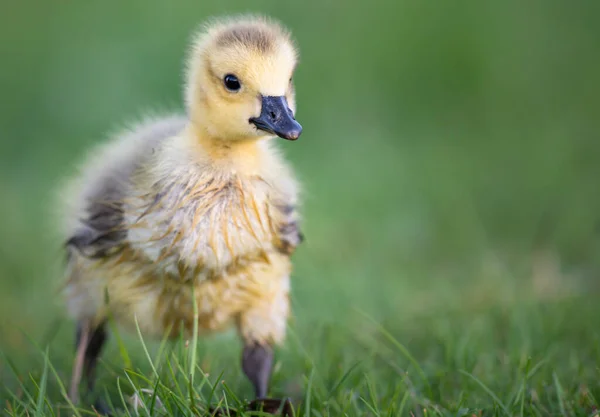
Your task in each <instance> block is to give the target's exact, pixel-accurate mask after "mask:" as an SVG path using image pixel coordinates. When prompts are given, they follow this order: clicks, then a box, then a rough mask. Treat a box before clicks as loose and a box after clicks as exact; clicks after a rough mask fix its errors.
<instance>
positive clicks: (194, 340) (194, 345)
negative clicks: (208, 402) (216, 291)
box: [189, 286, 198, 385]
mask: <svg viewBox="0 0 600 417" xmlns="http://www.w3.org/2000/svg"><path fill="white" fill-rule="evenodd" d="M192 299H193V301H194V303H193V307H194V324H193V325H194V328H193V329H192V347H191V349H192V350H191V352H190V353H191V358H190V364H189V365H190V381H191V384H192V385H193V384H194V374H195V373H196V354H197V349H198V302H197V301H196V290H195V287H194V286H192Z"/></svg>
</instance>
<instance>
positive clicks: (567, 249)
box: [0, 0, 600, 417]
mask: <svg viewBox="0 0 600 417" xmlns="http://www.w3.org/2000/svg"><path fill="white" fill-rule="evenodd" d="M58 3H61V4H58ZM63 3H64V4H63ZM599 5H600V3H598V2H597V1H595V0H582V1H580V2H578V4H577V7H573V5H572V4H570V3H568V2H563V1H560V0H547V1H544V2H528V1H525V2H523V1H517V0H513V1H511V0H508V1H503V2H499V1H496V2H480V1H469V0H466V1H462V0H461V1H457V2H442V1H438V2H423V1H418V0H402V1H397V0H375V1H374V2H358V1H356V2H353V3H351V4H349V5H348V4H346V3H344V4H342V3H340V2H334V1H322V0H308V1H306V2H281V1H275V0H258V1H257V2H255V3H254V5H253V7H252V11H262V12H266V13H269V14H271V15H273V16H275V17H278V18H280V19H282V20H284V21H285V22H286V23H287V24H288V25H289V26H290V27H291V29H292V30H293V33H294V35H295V37H296V38H297V40H298V43H299V46H300V52H301V64H300V66H299V68H298V73H297V76H295V79H296V83H297V93H298V106H299V112H298V119H299V121H300V122H301V123H302V124H303V126H304V129H305V130H304V133H303V136H302V138H301V140H300V141H298V142H296V143H282V147H283V148H284V151H285V152H286V154H287V155H288V156H289V158H290V160H291V161H292V162H293V164H294V166H295V167H296V170H297V172H298V173H299V175H300V177H301V180H302V183H303V184H304V188H305V195H304V202H305V204H304V208H303V212H304V216H305V221H304V222H303V228H304V232H305V235H306V237H307V241H306V242H305V243H304V244H303V246H302V248H301V249H299V251H298V253H297V254H296V255H295V257H294V263H295V271H294V275H293V281H292V282H293V312H294V316H293V318H292V320H291V321H290V330H289V336H288V339H287V341H286V343H285V344H284V345H283V346H282V347H280V348H279V349H278V351H277V363H276V366H275V373H274V377H273V383H272V393H271V394H272V395H273V396H288V397H290V398H292V400H293V401H294V404H295V405H296V408H297V415H299V416H303V417H304V416H345V415H347V416H395V415H398V416H404V415H407V416H410V415H411V413H412V415H414V416H430V415H444V416H446V415H448V416H460V415H465V416H472V415H475V416H480V415H481V416H491V415H498V416H505V415H510V416H521V415H523V416H530V415H533V416H552V415H556V416H558V415H570V416H590V417H591V416H595V415H597V414H598V411H597V408H598V407H600V405H599V404H598V401H600V382H599V381H600V369H599V367H600V331H599V330H598V329H600V314H599V313H600V303H598V299H599V298H598V295H599V294H600V291H599V290H600V285H599V282H600V281H599V280H598V275H599V274H600V239H598V225H599V224H600V192H599V191H598V178H600V164H598V155H600V140H598V132H600V119H599V118H598V116H597V115H598V114H600V101H599V98H600V82H599V77H598V74H600V55H599V54H598V52H597V47H598V44H599V43H600V26H598V24H597V22H598V18H597V16H598V15H599V14H598V12H600V9H599ZM248 9H249V6H247V3H246V2H242V1H233V2H230V3H229V4H225V3H224V2H212V3H211V2H201V4H200V3H199V2H197V1H195V0H181V1H178V2H177V5H176V6H175V5H174V4H172V3H167V2H159V1H153V0H131V1H128V2H126V3H124V2H118V1H114V0H113V1H110V0H107V1H104V2H27V1H21V2H11V4H10V5H5V7H4V8H3V13H0V53H1V54H2V57H3V59H2V65H1V66H0V67H1V68H0V91H1V92H2V94H1V95H0V410H1V411H0V414H2V415H4V414H6V415H15V416H65V415H73V414H74V415H81V416H84V415H93V414H91V412H90V409H89V408H87V409H86V408H80V409H76V408H74V407H72V406H71V405H70V404H69V403H68V401H67V400H66V398H65V395H64V394H65V388H64V387H65V386H66V385H68V382H69V377H70V372H71V362H72V360H73V355H74V352H73V350H74V347H73V344H74V343H73V342H74V341H73V336H74V335H73V333H74V324H73V323H72V322H70V321H69V320H67V319H66V318H65V317H66V314H65V311H64V306H63V303H62V300H61V299H60V297H59V296H58V294H57V293H56V289H57V287H58V286H59V284H60V282H61V279H62V267H63V265H62V256H63V254H62V252H61V249H60V244H61V241H60V238H59V236H57V232H56V220H55V219H54V217H52V213H51V207H52V198H53V193H54V190H55V189H56V187H57V185H58V183H59V181H60V179H61V178H62V177H63V176H64V175H67V174H68V173H69V171H70V166H71V165H73V164H74V163H76V162H77V161H78V160H79V159H80V157H81V154H82V153H83V152H84V150H85V149H87V148H88V147H89V146H90V145H91V144H93V143H96V142H98V141H100V140H101V139H102V138H104V137H105V135H106V131H107V130H110V129H111V128H113V127H114V126H115V125H119V124H120V123H122V122H124V121H127V120H129V119H131V118H135V117H136V116H137V115H139V113H140V112H143V110H144V109H147V108H150V109H152V108H154V107H155V106H156V105H164V106H167V107H171V108H181V107H182V106H181V104H180V103H181V86H180V82H181V80H180V74H181V62H182V59H183V51H184V46H185V44H186V42H187V40H188V39H189V33H190V31H191V30H192V29H193V28H194V27H195V26H196V25H197V24H198V22H199V21H201V20H203V19H204V18H205V17H206V16H208V15H212V14H224V13H233V12H242V11H246V10H248ZM194 346H195V347H196V348H194ZM240 350H241V347H240V343H239V341H238V339H237V337H236V336H235V335H234V334H233V333H225V334H221V335H215V336H211V337H199V338H198V339H194V340H189V341H186V340H182V341H179V342H177V343H161V342H160V341H150V340H145V341H144V343H142V340H141V339H140V337H139V336H138V335H137V334H135V333H133V334H125V333H122V334H118V335H117V334H115V333H114V332H113V333H112V337H111V338H110V342H109V344H108V348H107V350H106V351H105V353H104V355H103V357H102V362H101V365H100V368H99V377H100V380H99V383H98V395H101V396H102V397H103V398H105V399H107V400H109V402H110V403H111V404H112V406H113V407H114V408H115V409H116V410H117V415H126V416H129V415H132V416H134V415H136V411H135V407H134V406H133V404H132V403H131V401H130V399H131V398H132V396H133V395H135V394H136V393H137V394H138V396H139V397H140V401H141V403H139V404H138V407H137V412H138V413H139V414H140V415H142V416H145V415H148V414H151V415H159V414H160V413H161V405H162V407H164V408H165V409H166V410H167V412H171V413H172V414H175V415H190V414H192V413H197V412H198V411H200V412H201V411H202V410H205V409H206V407H208V406H209V405H213V406H215V405H217V404H219V403H221V404H225V403H227V404H228V405H232V406H238V405H239V403H240V402H241V401H243V400H244V399H249V397H250V395H251V392H252V390H251V387H250V385H249V383H248V382H247V381H246V380H245V378H244V377H243V374H242V371H241V367H240V363H239V362H240ZM192 376H193V378H192ZM151 393H155V394H156V395H152V394H151ZM90 400H91V399H90ZM84 404H85V403H84ZM82 407H83V404H82ZM147 410H148V411H147ZM150 410H151V411H150Z"/></svg>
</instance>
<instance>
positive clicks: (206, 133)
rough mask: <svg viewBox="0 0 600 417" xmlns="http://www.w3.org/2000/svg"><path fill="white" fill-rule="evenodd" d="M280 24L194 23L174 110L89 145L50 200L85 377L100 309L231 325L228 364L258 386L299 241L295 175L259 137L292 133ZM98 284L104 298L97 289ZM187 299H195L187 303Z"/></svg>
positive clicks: (289, 69)
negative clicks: (239, 345) (57, 213)
mask: <svg viewBox="0 0 600 417" xmlns="http://www.w3.org/2000/svg"><path fill="white" fill-rule="evenodd" d="M296 62H297V58H296V49H295V47H294V45H293V43H292V41H291V40H290V37H289V35H288V33H287V32H286V31H285V30H284V29H283V28H282V27H281V26H280V25H278V24H276V23H273V22H270V21H267V20H265V19H262V18H240V19H233V20H225V21H218V22H214V23H212V24H210V25H208V26H207V27H206V28H205V29H204V30H203V31H202V32H201V33H200V34H199V35H198V36H197V37H196V38H195V40H194V41H193V43H192V47H191V50H190V53H189V60H188V63H187V64H188V65H187V77H186V78H187V79H186V84H185V102H186V108H187V114H186V115H185V116H171V117H164V118H155V119H149V120H147V121H145V122H143V123H141V124H139V125H137V126H135V127H133V128H131V129H129V130H127V131H126V132H124V133H122V134H120V135H116V136H115V137H114V138H113V139H112V140H111V141H109V143H107V144H106V145H103V146H101V147H99V148H97V149H95V150H93V152H92V153H91V155H90V158H89V159H88V160H87V161H86V162H85V163H84V164H83V166H82V169H81V172H80V174H79V175H77V176H76V177H75V178H74V179H73V180H72V181H71V182H70V184H69V186H68V187H67V188H66V194H64V197H63V199H62V202H63V203H66V204H67V206H68V207H67V208H66V209H65V210H64V211H63V214H64V216H63V217H64V219H65V220H66V241H67V244H66V247H67V255H68V256H67V258H68V267H67V277H68V279H67V284H66V296H67V304H68V308H69V311H70V314H71V315H72V316H73V317H74V318H75V319H76V321H77V346H78V348H77V355H76V359H75V364H74V367H73V378H72V385H71V390H70V396H71V398H72V400H73V401H76V400H77V398H78V389H77V387H78V385H79V382H80V379H81V377H84V378H85V379H86V380H87V384H88V389H93V386H94V381H95V377H94V371H95V368H96V364H97V361H98V358H99V355H100V352H101V350H102V348H103V346H104V344H105V342H106V339H107V332H106V321H107V319H108V317H109V315H110V316H112V317H113V318H114V319H115V320H116V322H117V323H118V324H119V325H121V326H124V327H125V328H129V329H135V328H136V326H139V328H140V330H141V331H142V333H143V334H144V335H147V336H153V337H158V338H160V337H162V336H163V335H165V334H167V335H168V336H170V337H177V336H178V335H179V334H180V329H183V331H184V332H185V334H187V335H189V334H191V333H192V331H193V323H194V313H193V312H194V309H195V308H197V311H198V316H197V322H198V330H199V331H200V332H201V333H200V334H204V333H210V332H213V331H218V330H222V329H225V328H226V327H227V326H228V325H229V324H230V323H232V324H234V325H235V326H236V328H237V330H238V332H239V334H240V336H241V339H242V341H243V344H244V348H243V353H242V368H243V371H244V373H245V374H246V376H247V377H248V379H249V380H250V381H251V383H252V385H253V386H254V390H255V395H256V398H257V399H262V398H264V397H266V395H267V393H268V386H269V380H270V376H271V370H272V364H273V350H272V347H273V346H274V345H276V344H279V343H281V342H282V341H283V339H284V336H285V327H286V322H287V317H288V314H289V277H290V273H291V261H290V256H291V255H292V253H293V252H294V250H295V248H296V247H297V245H298V244H299V243H300V241H301V240H302V235H301V233H300V230H299V227H298V224H299V223H298V222H299V219H298V213H297V206H298V185H297V182H296V180H295V178H294V176H293V173H292V171H291V169H290V167H289V166H288V164H287V163H286V161H285V160H284V159H283V158H282V156H281V155H280V154H279V153H278V152H277V150H276V148H275V146H274V144H273V142H272V141H268V140H265V139H268V138H273V137H275V136H279V137H281V138H284V139H288V140H296V139H298V137H299V136H300V134H301V132H302V127H301V126H300V124H299V123H298V122H297V121H296V120H295V118H294V112H295V100H294V86H293V82H292V75H293V72H294V69H295V67H296ZM106 295H108V297H106ZM194 304H195V306H194Z"/></svg>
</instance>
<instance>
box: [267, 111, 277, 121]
mask: <svg viewBox="0 0 600 417" xmlns="http://www.w3.org/2000/svg"><path fill="white" fill-rule="evenodd" d="M269 116H271V119H273V120H275V119H277V115H276V114H275V112H274V111H272V112H270V113H269Z"/></svg>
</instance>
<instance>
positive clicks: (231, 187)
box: [126, 177, 279, 279]
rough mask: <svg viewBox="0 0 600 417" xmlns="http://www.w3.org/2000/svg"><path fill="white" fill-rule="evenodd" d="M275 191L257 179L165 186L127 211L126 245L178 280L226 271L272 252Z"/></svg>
mask: <svg viewBox="0 0 600 417" xmlns="http://www.w3.org/2000/svg"><path fill="white" fill-rule="evenodd" d="M275 191H276V190H274V189H273V188H272V187H271V186H270V185H269V184H268V183H267V182H265V181H264V180H262V179H261V178H260V177H253V178H244V179H241V178H237V177H230V178H221V179H214V178H212V179H210V180H203V179H202V178H191V179H190V181H188V182H187V183H185V184H165V185H164V187H163V188H162V189H161V190H157V192H155V193H148V194H147V195H145V196H143V197H139V198H137V199H136V201H135V202H134V204H132V205H131V207H129V209H128V210H126V213H127V217H128V218H127V222H128V224H129V225H130V227H129V230H128V238H129V240H130V244H131V245H132V246H133V247H134V248H135V249H137V250H138V251H141V252H143V253H144V254H145V255H146V256H147V257H148V258H149V259H151V260H152V261H154V262H155V263H157V264H158V265H159V266H160V267H161V268H164V271H165V272H167V273H169V274H174V275H177V276H179V277H181V278H183V279H188V278H192V277H194V278H197V277H198V276H203V275H204V276H206V277H207V278H208V277H211V276H214V275H215V274H217V275H222V274H226V273H227V271H228V270H231V269H232V268H235V267H236V266H237V265H239V264H244V263H247V262H254V261H255V260H256V259H257V257H260V256H261V254H265V253H270V252H271V251H273V250H274V244H275V239H276V236H277V233H276V231H277V229H278V226H277V224H278V221H279V220H278V209H277V207H276V206H275V204H274V193H275Z"/></svg>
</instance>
